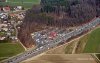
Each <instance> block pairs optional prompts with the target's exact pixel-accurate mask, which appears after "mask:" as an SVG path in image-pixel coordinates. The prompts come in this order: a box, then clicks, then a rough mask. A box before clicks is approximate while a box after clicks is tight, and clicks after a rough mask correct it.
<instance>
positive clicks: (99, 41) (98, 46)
mask: <svg viewBox="0 0 100 63" xmlns="http://www.w3.org/2000/svg"><path fill="white" fill-rule="evenodd" d="M84 52H85V53H100V28H98V29H96V30H94V31H93V32H92V33H91V34H90V36H89V38H88V40H87V44H86V46H85V49H84Z"/></svg>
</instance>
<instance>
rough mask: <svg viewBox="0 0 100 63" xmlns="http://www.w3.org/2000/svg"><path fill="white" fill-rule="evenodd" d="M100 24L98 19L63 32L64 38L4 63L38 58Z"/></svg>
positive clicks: (59, 37)
mask: <svg viewBox="0 0 100 63" xmlns="http://www.w3.org/2000/svg"><path fill="white" fill-rule="evenodd" d="M99 24H100V18H96V19H95V20H93V21H91V22H90V23H87V24H85V25H82V26H80V27H79V28H77V29H75V30H73V31H71V32H69V33H68V32H66V31H64V32H63V34H64V36H57V37H56V38H55V39H54V40H52V41H50V42H48V43H47V44H45V45H43V46H40V47H37V48H36V49H32V50H29V51H26V52H24V53H22V54H20V55H17V56H15V57H12V58H9V59H7V60H5V61H3V62H4V63H18V62H21V61H23V60H25V59H28V58H31V57H34V56H36V55H38V54H40V53H42V52H44V51H46V50H48V49H50V48H53V47H55V46H57V45H58V44H59V43H61V42H63V40H67V39H69V38H70V37H72V36H77V35H78V34H81V33H82V32H84V31H86V30H88V29H91V28H93V27H95V26H96V25H99Z"/></svg>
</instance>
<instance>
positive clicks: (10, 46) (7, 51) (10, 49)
mask: <svg viewBox="0 0 100 63" xmlns="http://www.w3.org/2000/svg"><path fill="white" fill-rule="evenodd" d="M23 51H24V48H23V47H22V46H21V45H20V44H19V43H10V42H5V41H0V60H2V59H6V58H8V57H11V56H14V55H17V54H19V53H21V52H23Z"/></svg>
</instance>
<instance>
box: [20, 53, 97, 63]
mask: <svg viewBox="0 0 100 63" xmlns="http://www.w3.org/2000/svg"><path fill="white" fill-rule="evenodd" d="M90 58H91V59H92V60H91V59H90ZM21 63H97V62H96V61H95V59H94V58H93V57H92V56H91V55H89V54H73V55H70V54H68V55H67V54H50V55H49V54H44V55H42V56H38V57H34V58H31V59H29V60H26V61H23V62H21Z"/></svg>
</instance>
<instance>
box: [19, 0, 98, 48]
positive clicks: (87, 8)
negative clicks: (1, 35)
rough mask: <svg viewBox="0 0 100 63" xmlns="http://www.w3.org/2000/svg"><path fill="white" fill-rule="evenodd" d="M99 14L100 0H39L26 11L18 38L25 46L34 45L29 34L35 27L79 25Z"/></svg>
mask: <svg viewBox="0 0 100 63" xmlns="http://www.w3.org/2000/svg"><path fill="white" fill-rule="evenodd" d="M98 16H100V0H41V2H40V5H33V7H32V8H31V9H29V10H27V11H26V16H25V18H24V22H23V23H22V24H21V25H20V27H21V29H20V30H18V31H19V34H18V38H19V39H20V41H21V42H22V43H23V44H24V45H25V46H26V47H31V46H32V45H35V43H34V40H33V39H32V38H31V36H30V34H31V33H32V32H34V31H38V30H36V28H40V30H42V29H43V27H44V26H47V27H59V28H65V27H66V28H67V27H73V26H79V25H82V24H84V23H87V22H89V21H91V19H93V18H94V17H98Z"/></svg>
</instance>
